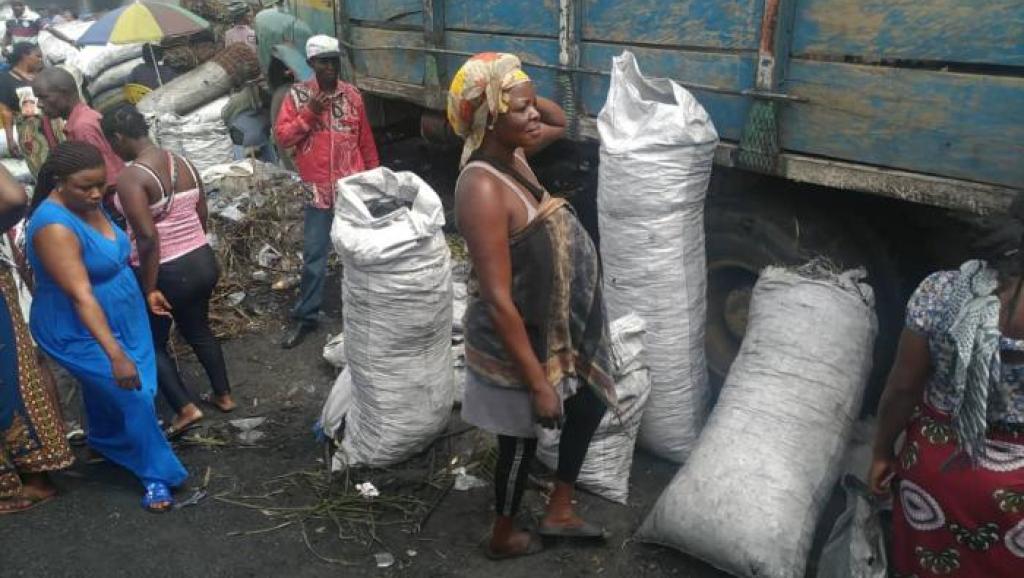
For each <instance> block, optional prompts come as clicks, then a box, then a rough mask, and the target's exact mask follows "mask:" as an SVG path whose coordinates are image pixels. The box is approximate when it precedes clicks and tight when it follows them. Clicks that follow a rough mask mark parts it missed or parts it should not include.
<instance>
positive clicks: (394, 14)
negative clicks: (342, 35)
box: [345, 0, 423, 26]
mask: <svg viewBox="0 0 1024 578" xmlns="http://www.w3.org/2000/svg"><path fill="white" fill-rule="evenodd" d="M345 9H346V10H348V16H349V18H351V19H353V20H362V21H364V22H387V23H390V24H406V25H411V26H422V25H423V0H346V2H345Z"/></svg>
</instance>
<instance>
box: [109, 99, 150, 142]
mask: <svg viewBox="0 0 1024 578" xmlns="http://www.w3.org/2000/svg"><path fill="white" fill-rule="evenodd" d="M100 126H101V127H102V128H103V136H105V137H107V140H108V141H110V142H114V135H115V134H119V135H121V136H124V137H127V138H142V137H144V136H148V135H149V126H147V125H146V117H144V116H142V113H141V112H139V109H137V108H135V105H132V104H126V105H123V106H119V107H117V108H116V109H114V110H112V111H110V112H107V113H106V114H104V115H103V120H101V121H100Z"/></svg>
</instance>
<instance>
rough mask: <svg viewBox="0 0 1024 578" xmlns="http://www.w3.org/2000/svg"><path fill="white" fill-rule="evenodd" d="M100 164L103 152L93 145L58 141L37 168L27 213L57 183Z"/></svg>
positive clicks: (37, 204) (45, 196) (47, 194)
mask: <svg viewBox="0 0 1024 578" xmlns="http://www.w3.org/2000/svg"><path fill="white" fill-rule="evenodd" d="M102 166H105V165H104V163H103V154H102V153H100V149H98V148H96V147H94V146H93V145H91V144H89V143H86V142H80V141H68V142H63V143H60V144H59V145H57V146H56V147H54V148H53V150H51V151H50V156H48V157H46V161H45V162H44V163H43V166H42V167H40V168H39V175H38V176H37V177H36V187H35V193H34V194H33V195H32V204H31V206H30V207H29V210H28V214H29V215H30V216H31V215H32V213H34V212H35V210H36V209H37V208H39V205H41V204H42V203H43V201H45V200H46V198H47V197H49V196H50V193H52V192H53V190H54V189H56V188H57V185H59V184H60V183H61V182H62V181H64V180H65V179H67V178H68V177H70V176H71V175H73V174H75V173H77V172H79V171H84V170H88V169H95V168H98V167H102Z"/></svg>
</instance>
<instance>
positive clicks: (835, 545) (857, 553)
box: [817, 476, 888, 578]
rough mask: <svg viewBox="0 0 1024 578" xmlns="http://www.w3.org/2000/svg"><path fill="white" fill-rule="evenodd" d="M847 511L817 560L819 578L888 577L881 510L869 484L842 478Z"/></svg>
mask: <svg viewBox="0 0 1024 578" xmlns="http://www.w3.org/2000/svg"><path fill="white" fill-rule="evenodd" d="M843 488H844V489H845V490H846V510H845V511H843V513H842V515H840V516H839V519H838V520H836V523H835V525H834V526H833V527H832V532H831V533H830V534H829V537H828V542H826V543H825V549H824V550H823V551H822V553H821V559H820V560H819V561H818V574H817V578H886V576H887V571H888V570H887V569H888V561H887V558H886V554H885V536H884V534H883V532H882V521H881V516H880V512H881V508H880V506H879V503H878V499H877V498H875V497H874V496H872V495H871V493H870V492H869V491H868V488H867V485H866V484H864V482H862V481H860V480H859V479H858V478H856V477H854V476H846V477H844V478H843Z"/></svg>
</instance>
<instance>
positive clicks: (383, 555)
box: [373, 552, 395, 568]
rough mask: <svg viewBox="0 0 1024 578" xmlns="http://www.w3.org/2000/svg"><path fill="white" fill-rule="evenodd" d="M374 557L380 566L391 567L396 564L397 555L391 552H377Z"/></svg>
mask: <svg viewBox="0 0 1024 578" xmlns="http://www.w3.org/2000/svg"><path fill="white" fill-rule="evenodd" d="M373 557H374V558H376V560H377V567H378V568H390V567H391V566H394V564H395V557H394V556H392V555H391V552H377V553H376V554H374V555H373Z"/></svg>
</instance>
